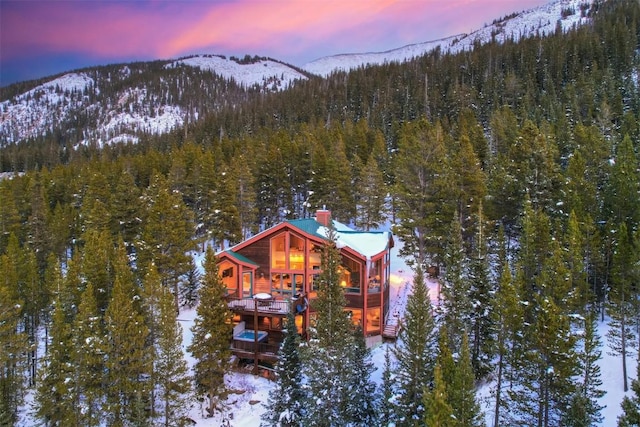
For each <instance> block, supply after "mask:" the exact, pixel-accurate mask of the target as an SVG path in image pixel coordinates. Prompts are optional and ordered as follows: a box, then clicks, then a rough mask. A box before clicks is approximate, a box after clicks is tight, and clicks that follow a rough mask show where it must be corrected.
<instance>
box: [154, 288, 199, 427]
mask: <svg viewBox="0 0 640 427" xmlns="http://www.w3.org/2000/svg"><path fill="white" fill-rule="evenodd" d="M158 284H159V281H158ZM160 291H161V296H160V307H159V309H160V310H159V313H158V314H159V318H158V319H157V326H158V330H157V331H156V333H155V343H154V345H155V366H154V375H155V378H156V380H155V381H154V385H157V386H158V394H159V396H158V397H159V398H160V400H161V405H162V410H161V412H160V413H161V414H162V417H161V421H162V424H163V425H164V426H165V427H169V426H174V425H180V423H181V420H182V418H183V417H184V415H185V414H186V413H187V411H188V409H189V406H188V402H189V400H190V397H191V396H190V394H191V378H190V377H189V368H188V366H187V362H186V361H185V360H184V353H183V352H182V327H181V326H180V325H179V324H178V323H177V313H176V311H175V306H174V299H173V295H171V292H170V291H169V290H168V289H167V288H165V287H163V288H161V289H160Z"/></svg>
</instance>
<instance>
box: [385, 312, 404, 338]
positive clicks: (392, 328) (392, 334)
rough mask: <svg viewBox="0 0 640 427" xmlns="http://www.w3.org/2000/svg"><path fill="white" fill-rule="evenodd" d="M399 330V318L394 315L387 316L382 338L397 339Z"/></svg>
mask: <svg viewBox="0 0 640 427" xmlns="http://www.w3.org/2000/svg"><path fill="white" fill-rule="evenodd" d="M399 331H400V320H399V318H398V317H397V316H395V315H392V316H389V318H388V319H387V321H386V322H385V324H384V329H383V330H382V338H384V339H390V340H395V339H398V332H399Z"/></svg>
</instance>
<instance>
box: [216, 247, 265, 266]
mask: <svg viewBox="0 0 640 427" xmlns="http://www.w3.org/2000/svg"><path fill="white" fill-rule="evenodd" d="M223 253H226V254H229V256H231V257H232V258H235V259H237V260H238V261H240V262H243V263H245V264H251V265H255V266H256V267H257V266H258V264H257V263H255V262H254V261H251V260H250V259H249V258H247V257H246V256H244V255H240V254H239V253H237V252H234V251H232V250H231V249H227V250H225V251H224V252H223Z"/></svg>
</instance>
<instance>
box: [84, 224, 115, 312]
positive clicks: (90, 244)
mask: <svg viewBox="0 0 640 427" xmlns="http://www.w3.org/2000/svg"><path fill="white" fill-rule="evenodd" d="M83 239H84V242H85V244H84V248H83V250H82V275H83V276H84V278H85V280H86V281H87V282H90V283H91V284H93V289H94V290H95V293H96V295H95V297H96V303H97V304H98V310H100V313H102V314H104V312H105V311H106V310H107V305H108V304H109V300H110V298H111V292H112V287H113V281H114V280H113V279H114V270H113V258H114V255H113V241H112V239H111V237H110V235H109V232H108V231H107V230H102V231H99V230H94V229H89V230H87V231H86V232H85V233H84V234H83Z"/></svg>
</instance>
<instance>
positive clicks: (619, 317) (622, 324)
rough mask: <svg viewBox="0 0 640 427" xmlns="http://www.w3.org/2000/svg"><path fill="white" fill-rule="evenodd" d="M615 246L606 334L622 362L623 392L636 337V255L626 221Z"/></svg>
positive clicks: (618, 234)
mask: <svg viewBox="0 0 640 427" xmlns="http://www.w3.org/2000/svg"><path fill="white" fill-rule="evenodd" d="M616 238H617V242H616V246H615V251H614V254H613V266H612V268H611V289H610V290H609V298H608V303H609V304H608V311H609V316H610V318H611V320H610V322H609V325H610V326H611V327H610V329H609V331H608V333H607V340H608V342H609V347H610V349H611V352H612V354H614V355H618V356H620V358H621V362H622V378H623V384H624V386H623V387H624V391H627V390H628V385H627V377H628V374H627V358H628V357H630V356H631V355H632V349H633V346H634V343H635V340H636V339H637V337H636V336H635V335H634V334H633V329H632V323H633V321H632V319H633V316H634V308H635V305H634V299H636V298H637V291H634V289H633V283H635V280H636V276H637V272H636V270H635V269H636V267H635V265H636V260H637V255H636V254H635V249H634V246H633V243H632V241H631V237H630V236H629V233H628V231H627V226H626V224H625V223H624V222H622V223H621V224H620V227H619V229H618V231H617V233H616Z"/></svg>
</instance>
